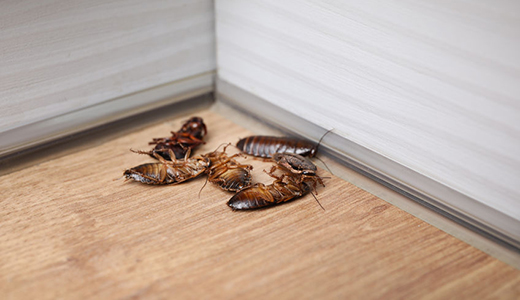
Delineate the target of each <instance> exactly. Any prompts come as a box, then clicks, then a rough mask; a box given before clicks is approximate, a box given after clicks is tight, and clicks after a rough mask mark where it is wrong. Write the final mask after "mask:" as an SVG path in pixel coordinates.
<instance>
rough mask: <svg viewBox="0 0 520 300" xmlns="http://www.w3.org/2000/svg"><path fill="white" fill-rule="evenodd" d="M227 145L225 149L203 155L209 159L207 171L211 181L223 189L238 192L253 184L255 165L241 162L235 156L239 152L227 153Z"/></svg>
mask: <svg viewBox="0 0 520 300" xmlns="http://www.w3.org/2000/svg"><path fill="white" fill-rule="evenodd" d="M228 146H229V144H228V145H226V146H225V147H224V149H223V151H221V152H220V151H216V150H215V151H213V152H210V153H207V154H205V155H202V156H203V157H205V158H207V159H209V161H210V164H209V168H208V170H207V171H206V173H207V174H208V180H209V182H211V183H213V184H215V185H217V186H218V187H220V188H221V189H223V190H226V191H230V192H236V191H238V190H241V189H243V188H246V187H248V186H250V185H251V179H252V178H251V170H252V169H253V166H251V165H245V164H240V163H239V162H238V161H237V160H235V157H237V156H240V154H239V153H237V154H234V155H231V156H229V155H227V154H226V148H227V147H228Z"/></svg>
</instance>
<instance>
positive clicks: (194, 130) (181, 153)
mask: <svg viewBox="0 0 520 300" xmlns="http://www.w3.org/2000/svg"><path fill="white" fill-rule="evenodd" d="M171 134H172V136H170V137H168V138H154V139H153V140H152V141H151V142H150V143H149V144H150V145H155V147H154V148H153V149H152V150H150V152H148V154H149V155H150V156H151V157H153V158H156V155H155V154H158V155H160V156H161V157H163V158H164V159H167V160H170V159H171V158H170V151H169V150H172V151H173V153H174V154H175V158H178V159H181V158H184V157H185V156H186V153H187V152H188V150H190V151H191V150H192V149H194V148H195V147H197V146H199V145H201V144H204V141H203V140H202V139H203V138H204V136H205V135H206V134H207V129H206V124H204V122H203V120H202V118H200V117H192V118H190V119H189V120H188V121H186V123H184V124H183V125H182V127H181V129H180V130H179V131H177V132H173V131H172V132H171Z"/></svg>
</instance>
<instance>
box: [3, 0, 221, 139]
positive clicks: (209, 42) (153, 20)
mask: <svg viewBox="0 0 520 300" xmlns="http://www.w3.org/2000/svg"><path fill="white" fill-rule="evenodd" d="M214 43H215V40H214V9H213V1H210V0H174V1H167V0H150V1H136V0H109V1H101V0H90V1H85V0H72V1H71V0H56V1H47V0H44V1H39V0H24V1H2V2H1V3H0V134H1V133H2V132H7V131H10V130H12V129H16V128H18V127H20V126H24V125H27V124H32V123H36V122H38V121H42V120H46V119H49V118H53V117H56V116H60V115H63V114H66V113H69V112H73V111H77V110H81V109H83V108H85V107H90V106H92V105H97V104H99V103H103V102H105V101H108V100H111V99H115V98H118V97H122V96H126V95H130V94H132V93H135V92H139V91H143V90H146V89H149V88H152V87H156V86H160V85H163V84H167V83H171V82H175V81H179V80H184V79H187V78H191V77H193V76H197V75H200V74H203V73H207V72H211V71H213V70H214V69H215V58H214V57H215V47H214ZM199 82H201V81H200V80H199ZM209 87H211V84H210V85H209ZM146 101H148V100H147V99H143V102H146Z"/></svg>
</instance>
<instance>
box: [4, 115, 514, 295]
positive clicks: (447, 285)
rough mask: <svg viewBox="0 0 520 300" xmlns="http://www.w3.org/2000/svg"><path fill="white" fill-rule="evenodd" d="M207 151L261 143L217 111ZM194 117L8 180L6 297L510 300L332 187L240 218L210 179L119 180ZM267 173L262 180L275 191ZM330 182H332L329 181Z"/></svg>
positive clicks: (438, 244)
mask: <svg viewBox="0 0 520 300" xmlns="http://www.w3.org/2000/svg"><path fill="white" fill-rule="evenodd" d="M198 115H199V116H201V117H203V118H204V120H205V121H206V124H207V126H208V130H209V134H208V136H207V144H206V145H204V146H203V147H202V148H201V149H199V150H198V151H197V152H198V153H204V152H206V151H211V150H214V149H215V148H216V147H217V146H218V145H220V144H221V143H223V142H236V141H237V140H238V139H239V138H241V137H244V136H246V135H249V134H250V132H248V131H246V130H245V129H243V128H241V127H239V126H237V125H236V124H233V123H232V122H230V121H228V120H226V119H225V118H223V117H222V116H220V115H218V114H215V113H213V112H210V111H207V110H206V111H201V112H200V113H198ZM188 117H190V116H189V115H186V116H183V117H180V118H176V119H174V120H171V121H168V122H165V123H163V124H160V125H155V126H152V127H148V128H145V129H143V130H140V131H137V132H135V133H132V134H129V135H125V136H121V137H120V138H117V139H114V140H112V141H107V142H105V143H103V144H100V145H99V144H98V145H96V146H93V147H92V148H90V149H86V150H83V151H80V152H78V153H74V154H71V155H68V156H64V157H61V158H57V159H54V160H51V161H48V162H44V163H41V164H38V165H35V166H32V167H28V168H26V169H24V170H21V171H18V172H15V173H12V174H9V175H7V176H2V177H0V190H1V191H2V197H1V199H0V245H1V252H0V298H2V299H36V298H37V299H56V298H64V299H73V298H74V299H89V298H90V299H92V298H95V299H100V298H104V299H106V298H118V299H158V298H170V299H171V298H176V299H179V298H191V299H200V298H206V299H207V298H220V299H223V298H225V299H244V298H260V297H261V298H273V297H276V298H298V299H300V298H303V299H316V298H320V299H322V298H342V299H344V298H363V299H371V298H372V299H375V298H379V299H381V298H385V299H387V298H394V299H395V298H419V297H420V298H426V299H446V298H457V299H459V298H466V299H483V298H501V299H518V297H519V296H520V288H519V287H520V271H518V270H516V269H514V268H512V267H510V266H508V265H506V264H504V263H502V262H500V261H498V260H496V259H494V258H492V257H490V256H488V255H486V254H485V253H483V252H481V251H479V250H477V249H475V248H473V247H471V246H469V245H467V244H465V243H463V242H461V241H459V240H457V239H455V238H454V237H452V236H450V235H447V234H446V233H444V232H442V231H440V230H438V229H436V228H434V227H432V226H430V225H428V224H426V223H424V222H423V221H421V220H419V219H417V218H415V217H413V216H411V215H409V214H407V213H405V212H403V211H401V210H399V209H397V208H396V207H394V206H392V205H390V204H388V203H386V202H384V201H382V200H381V199H379V198H377V197H375V196H373V195H371V194H369V193H367V192H365V191H363V190H361V189H359V188H357V187H356V186H354V185H352V184H350V183H348V182H345V181H343V180H341V179H339V178H337V177H334V176H331V178H330V179H327V180H326V182H325V183H326V187H325V188H320V189H319V190H318V192H319V195H318V197H319V199H320V202H321V203H322V205H323V206H324V207H325V208H326V210H325V211H323V210H321V208H320V207H319V206H318V205H317V204H316V202H315V201H314V199H313V198H312V196H310V195H308V196H306V197H304V198H302V199H300V200H297V201H293V202H290V203H287V204H284V205H280V206H277V207H274V208H270V209H265V210H259V211H253V212H233V211H231V210H230V209H229V208H228V207H227V206H226V201H227V200H228V199H229V198H230V196H231V194H229V193H226V192H224V191H221V190H220V189H217V188H216V187H213V186H211V185H208V186H206V187H205V188H204V190H202V192H201V195H200V197H198V196H197V194H198V192H199V190H200V188H201V187H202V186H203V184H204V179H203V178H200V179H196V180H193V181H191V182H187V183H185V184H182V185H177V186H162V187H157V186H146V185H142V184H139V183H132V182H124V180H122V179H119V180H114V179H117V178H120V176H121V175H122V172H123V171H124V169H126V168H129V167H133V166H135V165H137V164H141V163H144V162H148V161H151V158H149V157H147V156H144V155H137V154H134V153H131V152H130V151H128V149H130V148H134V149H148V147H149V146H148V145H147V142H148V141H149V140H150V139H151V138H152V137H160V136H164V135H167V134H168V133H169V131H170V130H176V129H178V127H179V126H180V124H181V123H182V121H183V120H186V119H187V118H188ZM247 161H248V162H251V163H252V164H254V165H255V170H254V175H255V180H257V181H269V178H268V176H267V175H266V174H264V173H263V172H262V169H267V168H268V167H269V164H268V163H265V162H262V161H258V160H251V159H248V160H247ZM320 174H321V175H323V176H330V174H327V173H326V172H324V171H322V170H320Z"/></svg>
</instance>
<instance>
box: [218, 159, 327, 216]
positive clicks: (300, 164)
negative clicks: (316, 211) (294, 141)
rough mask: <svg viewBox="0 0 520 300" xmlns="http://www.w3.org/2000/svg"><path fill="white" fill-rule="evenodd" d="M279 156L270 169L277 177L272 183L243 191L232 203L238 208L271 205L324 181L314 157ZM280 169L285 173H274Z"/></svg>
mask: <svg viewBox="0 0 520 300" xmlns="http://www.w3.org/2000/svg"><path fill="white" fill-rule="evenodd" d="M275 156H276V159H275V161H276V163H277V165H275V166H273V167H272V168H271V170H270V171H269V172H268V174H269V175H270V176H271V177H273V178H275V181H274V182H273V183H272V184H269V185H264V184H261V183H260V184H256V185H254V186H252V187H249V188H245V189H243V190H241V191H239V192H238V193H237V194H235V195H234V196H233V197H232V198H231V199H230V200H229V201H228V203H227V204H228V206H230V207H231V208H233V209H234V210H247V209H256V208H262V207H267V206H271V205H275V204H279V203H283V202H287V201H289V200H292V199H296V198H298V197H301V196H303V195H305V194H306V193H308V192H311V191H312V190H314V191H316V186H317V183H320V184H321V185H323V181H322V179H321V177H319V176H318V175H316V170H317V169H316V166H315V165H314V164H313V163H312V162H311V161H310V160H308V159H306V158H304V157H302V156H300V155H297V154H289V153H277V154H276V155H275ZM277 169H279V170H281V171H282V172H283V174H282V175H281V176H278V175H275V174H274V172H275V171H276V170H277ZM318 203H319V202H318ZM320 206H321V204H320ZM322 208H323V207H322Z"/></svg>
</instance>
